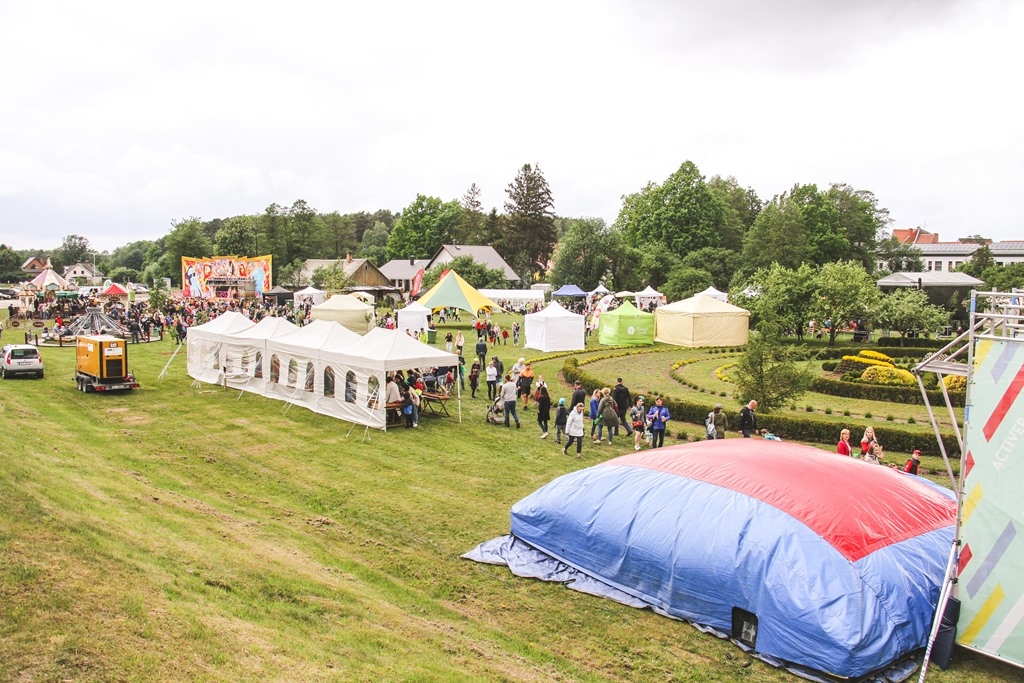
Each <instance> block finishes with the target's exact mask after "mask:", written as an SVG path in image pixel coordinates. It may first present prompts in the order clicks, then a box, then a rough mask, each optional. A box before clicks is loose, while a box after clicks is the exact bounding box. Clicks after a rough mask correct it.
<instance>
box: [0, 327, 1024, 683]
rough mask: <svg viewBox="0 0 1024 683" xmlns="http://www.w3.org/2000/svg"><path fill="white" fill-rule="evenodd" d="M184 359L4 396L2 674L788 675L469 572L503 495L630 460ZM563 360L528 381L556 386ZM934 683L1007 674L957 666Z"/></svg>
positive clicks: (554, 592)
mask: <svg viewBox="0 0 1024 683" xmlns="http://www.w3.org/2000/svg"><path fill="white" fill-rule="evenodd" d="M441 336H442V337H443V333H442V334H441ZM4 341H8V339H7V335H6V334H5V336H4ZM173 348H174V347H173V346H172V344H171V342H170V341H166V342H163V343H159V344H157V343H154V344H149V345H142V346H139V347H137V348H136V347H132V349H131V351H132V353H133V356H132V361H133V362H132V365H133V368H134V370H135V371H136V374H137V376H138V377H139V379H140V381H141V382H142V384H143V389H142V390H140V391H138V392H136V393H133V394H129V395H111V396H104V395H98V394H90V395H84V394H81V393H79V392H78V391H77V390H76V389H75V384H74V381H73V380H72V370H73V358H72V353H73V352H72V351H71V350H70V349H44V350H43V356H44V360H45V362H46V364H47V373H46V379H44V380H41V381H40V380H29V379H26V380H20V379H19V380H11V381H7V382H2V383H0V426H2V429H0V454H2V455H0V458H2V466H0V680H3V681H8V680H10V681H65V680H71V681H112V680H113V681H157V680H159V681H163V680H188V681H238V680H287V681H333V680H337V681H361V680H362V681H387V680H396V681H397V680H401V681H415V680H422V681H428V680H429V681H435V680H436V681H460V680H466V681H470V680H486V681H502V680H507V681H552V680H556V681H558V680H561V681H641V682H646V681H712V680H713V681H789V680H795V679H794V677H793V676H792V675H790V674H788V673H786V672H783V671H779V670H776V669H772V668H770V667H768V666H766V665H764V664H762V663H760V662H758V661H756V660H752V659H750V658H749V657H747V656H746V655H744V654H743V653H742V652H741V651H740V650H738V649H737V648H735V647H734V646H733V645H731V644H730V643H728V642H727V641H722V640H719V639H717V638H714V637H710V636H707V635H704V634H701V633H699V632H698V631H697V630H695V629H693V628H692V627H690V626H688V625H686V624H684V623H680V622H676V621H672V620H670V619H666V618H664V617H659V616H656V615H654V614H652V613H650V612H648V611H640V610H635V609H631V608H627V607H624V606H621V605H618V604H616V603H613V602H611V601H608V600H602V599H598V598H594V597H590V596H586V595H581V594H578V593H575V592H573V591H570V590H567V589H565V588H563V587H561V586H557V585H552V584H546V583H541V582H538V581H530V580H525V579H519V578H516V577H514V576H512V575H511V574H510V573H509V572H508V570H507V569H505V568H502V567H493V566H484V565H479V564H476V563H472V562H468V561H465V560H462V559H460V558H459V556H460V555H461V554H462V553H464V552H466V551H467V550H469V549H470V548H472V547H474V546H475V545H476V544H477V543H479V542H481V541H484V540H487V539H490V538H492V537H494V536H497V535H500V534H502V533H505V532H507V530H508V511H509V507H510V506H511V505H512V504H513V503H514V502H516V501H517V500H519V499H521V498H522V497H524V496H525V495H527V494H529V493H530V492H531V491H533V490H534V489H536V488H537V487H539V486H540V485H542V484H544V483H546V482H547V481H549V480H551V479H552V478H554V477H556V476H558V475H560V474H563V473H565V472H567V471H570V470H573V469H577V468H580V467H584V466H588V465H590V464H593V463H596V462H600V461H603V460H605V459H607V458H610V457H613V456H615V455H618V454H620V453H621V452H622V451H621V450H618V449H616V448H611V447H608V446H604V447H598V446H592V445H590V444H589V443H588V444H587V445H585V447H584V460H583V461H582V462H581V461H578V460H576V459H575V458H564V457H563V456H562V455H561V452H560V450H559V447H558V446H557V445H556V444H554V443H553V442H552V440H551V439H550V438H549V439H547V440H541V439H539V438H538V437H539V430H538V429H537V426H536V423H535V422H534V420H535V413H534V412H533V411H527V412H525V413H521V417H522V419H523V429H521V430H518V431H516V430H505V429H504V428H500V427H492V426H489V425H487V424H485V422H484V420H483V414H484V410H485V405H486V403H487V401H486V399H485V398H478V399H476V400H475V401H474V400H470V399H466V400H464V401H463V422H462V423H459V422H458V421H457V419H455V418H452V419H448V418H437V417H434V418H431V417H425V418H424V419H423V420H422V422H421V426H420V428H419V429H416V430H405V429H396V430H392V431H389V432H387V433H382V432H371V433H370V434H369V437H370V438H369V440H368V441H363V440H362V438H363V431H362V429H361V428H357V429H354V430H352V429H351V425H349V424H348V423H344V422H340V421H338V420H334V419H331V418H327V417H324V416H320V415H316V414H313V413H310V412H308V411H305V410H302V409H299V408H292V409H290V410H288V411H283V410H282V404H281V403H279V402H276V401H271V400H268V399H263V398H260V397H256V396H252V395H249V394H244V395H241V396H239V394H238V392H234V391H225V390H223V389H221V388H218V387H213V386H202V387H198V388H192V387H191V386H190V384H191V381H190V380H189V378H188V377H187V376H186V373H185V358H184V352H182V353H181V354H179V356H178V357H177V358H176V359H175V360H174V361H173V362H172V364H171V365H170V368H169V372H168V374H167V375H166V376H165V377H164V378H163V379H158V375H159V374H160V371H161V370H162V369H163V368H164V366H165V364H166V363H167V362H168V360H169V359H170V358H171V354H172V351H173ZM499 353H500V355H501V356H502V358H503V360H505V362H506V365H510V364H511V362H514V360H515V358H516V357H518V355H520V352H519V350H518V349H515V348H514V347H512V346H509V347H507V348H506V347H502V348H501V349H500V350H499ZM671 353H675V352H669V353H666V354H651V355H650V356H645V357H643V358H644V363H647V362H648V361H649V359H650V362H654V360H653V359H655V358H660V359H661V360H662V361H663V362H664V365H658V366H657V367H660V368H663V369H665V370H666V371H667V367H668V365H669V364H670V362H671V361H670V358H671V357H672V356H671ZM522 355H526V356H528V357H529V356H531V355H536V354H535V353H525V354H522ZM634 360H636V361H637V362H638V359H620V360H619V361H618V363H617V364H615V363H610V362H609V361H602V362H601V363H600V364H599V363H595V364H593V367H594V368H595V369H599V371H600V372H599V373H598V374H599V375H600V376H604V373H605V372H607V373H609V377H610V380H611V381H613V380H614V378H615V376H616V375H618V374H621V375H622V376H623V377H624V378H626V380H627V384H629V385H630V386H631V387H634V388H640V387H643V386H645V382H647V380H648V377H647V375H653V374H656V372H657V368H656V367H652V368H650V369H648V368H647V366H643V368H642V369H643V372H644V375H640V374H639V373H636V374H634V372H636V371H637V370H638V369H640V368H639V366H637V365H636V363H635V362H634ZM605 363H608V364H607V365H604V366H602V367H600V368H597V366H599V365H602V364H605ZM561 364H562V361H561V360H551V361H545V362H541V363H539V364H538V366H537V370H538V373H539V374H543V375H545V376H546V378H547V379H548V381H549V382H551V383H552V384H554V381H553V380H555V379H556V375H557V372H558V369H559V368H560V367H561ZM668 381H669V382H673V383H674V381H673V380H668ZM674 384H675V385H676V386H680V385H678V384H677V383H674ZM484 394H486V392H484ZM556 395H557V392H556ZM453 412H454V411H453ZM350 431H351V433H350ZM929 679H930V680H934V681H939V682H941V683H948V682H954V681H955V682H969V683H974V682H980V681H1018V680H1020V671H1019V670H1018V669H1014V668H1011V667H1007V666H1004V665H1000V664H998V663H996V662H993V661H991V660H989V659H986V658H983V657H977V656H974V655H972V654H971V653H969V652H966V651H960V652H958V659H957V663H956V665H955V667H954V669H952V670H951V671H948V672H941V671H938V670H934V671H933V673H930V674H929Z"/></svg>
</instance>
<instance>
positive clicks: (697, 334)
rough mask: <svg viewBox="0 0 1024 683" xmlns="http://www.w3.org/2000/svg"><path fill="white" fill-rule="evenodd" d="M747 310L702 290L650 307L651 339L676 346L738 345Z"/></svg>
mask: <svg viewBox="0 0 1024 683" xmlns="http://www.w3.org/2000/svg"><path fill="white" fill-rule="evenodd" d="M749 329H750V311H746V310H744V309H742V308H739V307H738V306H733V305H732V304H729V303H726V302H724V301H719V300H718V299H715V298H714V297H710V296H707V295H704V294H698V295H696V296H692V297H690V298H689V299H683V300H682V301H676V302H673V303H671V304H666V305H665V306H659V307H658V308H656V309H654V339H655V341H660V342H665V343H666V344H675V345H676V346H689V347H696V346H742V345H743V344H746V343H747V332H748V331H749Z"/></svg>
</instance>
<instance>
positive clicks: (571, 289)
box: [551, 285, 587, 298]
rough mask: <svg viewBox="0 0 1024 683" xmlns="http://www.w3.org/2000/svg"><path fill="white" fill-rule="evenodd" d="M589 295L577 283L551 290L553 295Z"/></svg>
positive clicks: (580, 296)
mask: <svg viewBox="0 0 1024 683" xmlns="http://www.w3.org/2000/svg"><path fill="white" fill-rule="evenodd" d="M586 295H587V293H586V292H584V291H583V290H582V289H580V288H579V287H577V286H576V285H562V286H561V287H559V288H558V289H557V290H555V291H554V292H551V296H574V297H578V298H583V297H585V296H586Z"/></svg>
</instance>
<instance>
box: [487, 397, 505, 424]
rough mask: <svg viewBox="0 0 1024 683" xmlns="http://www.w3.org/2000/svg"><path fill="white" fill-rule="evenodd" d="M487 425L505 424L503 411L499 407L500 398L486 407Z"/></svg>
mask: <svg viewBox="0 0 1024 683" xmlns="http://www.w3.org/2000/svg"><path fill="white" fill-rule="evenodd" d="M487 424H492V425H497V424H505V409H504V406H502V405H501V397H500V396H499V397H498V398H495V399H494V403H492V404H491V405H489V406H488V407H487Z"/></svg>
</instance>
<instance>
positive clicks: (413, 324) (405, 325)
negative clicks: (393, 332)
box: [395, 301, 430, 334]
mask: <svg viewBox="0 0 1024 683" xmlns="http://www.w3.org/2000/svg"><path fill="white" fill-rule="evenodd" d="M395 315H396V317H397V318H398V330H399V332H406V331H412V333H413V334H415V333H417V332H419V331H420V330H425V329H427V316H428V315H430V309H429V308H427V307H426V306H422V305H420V304H419V303H417V302H415V301H413V302H412V303H411V304H409V305H408V306H406V307H405V308H400V309H398V311H397V312H396V313H395Z"/></svg>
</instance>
